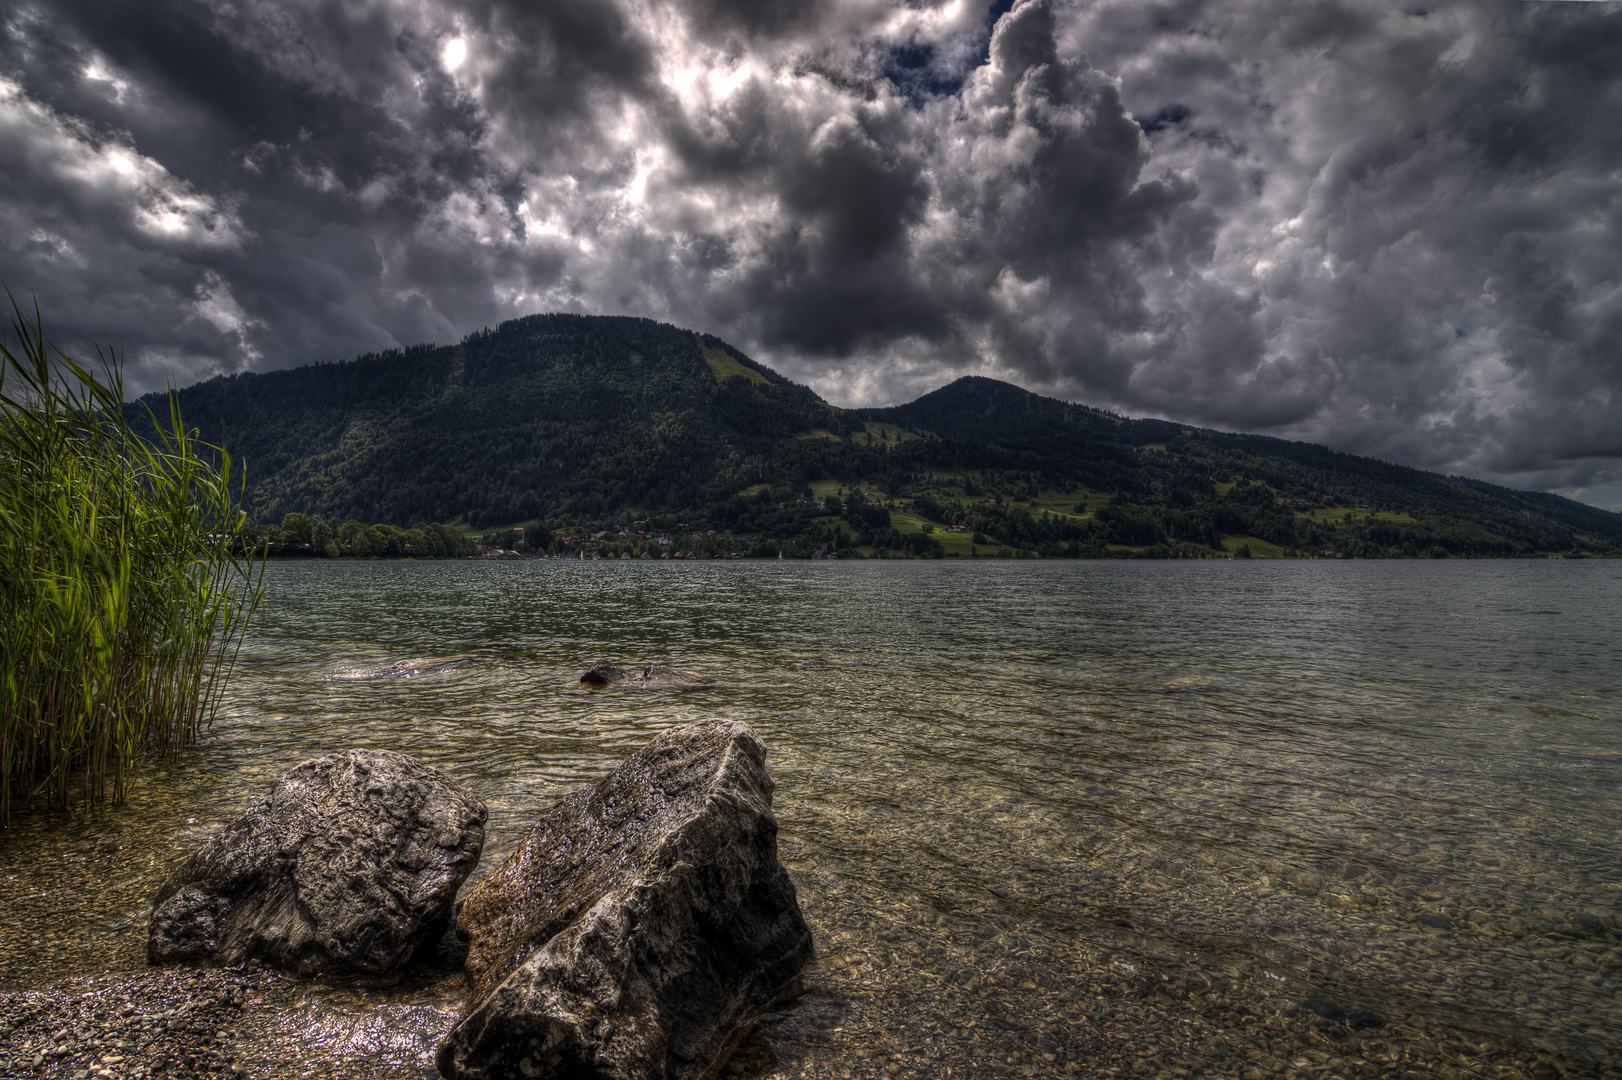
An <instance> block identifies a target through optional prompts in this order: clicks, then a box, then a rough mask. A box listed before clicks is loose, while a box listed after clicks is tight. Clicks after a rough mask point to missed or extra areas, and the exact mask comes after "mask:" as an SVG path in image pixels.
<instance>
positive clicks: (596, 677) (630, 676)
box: [580, 660, 704, 690]
mask: <svg viewBox="0 0 1622 1080" xmlns="http://www.w3.org/2000/svg"><path fill="white" fill-rule="evenodd" d="M580 685H581V686H586V687H590V688H592V689H597V690H600V689H602V688H604V687H607V686H616V685H623V686H626V687H635V688H637V689H641V690H663V689H667V688H671V687H683V686H703V685H704V676H703V675H700V674H699V673H698V672H696V671H684V670H682V669H681V668H668V667H660V666H658V665H649V666H648V667H645V668H643V669H642V674H640V675H638V674H636V673H635V672H633V671H626V670H625V669H624V668H622V667H618V666H617V665H614V664H611V663H609V662H608V661H607V660H598V661H597V662H595V663H594V664H592V665H591V666H590V667H588V668H587V669H586V670H585V671H582V672H581V673H580Z"/></svg>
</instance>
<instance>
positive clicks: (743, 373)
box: [699, 345, 771, 386]
mask: <svg viewBox="0 0 1622 1080" xmlns="http://www.w3.org/2000/svg"><path fill="white" fill-rule="evenodd" d="M699 348H701V349H702V350H703V352H704V362H705V363H707V364H709V365H710V370H711V371H713V372H715V378H716V380H717V381H720V380H722V379H748V380H749V381H750V382H752V383H759V384H760V385H761V386H770V385H771V380H770V379H768V378H766V376H764V375H762V374H761V373H760V372H758V371H756V370H755V369H753V368H750V367H745V366H744V364H743V361H741V360H739V359H738V358H737V357H736V356H733V355H732V354H731V353H729V352H727V351H726V350H725V349H717V348H715V347H714V346H712V345H701V346H699Z"/></svg>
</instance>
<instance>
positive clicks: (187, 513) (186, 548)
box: [0, 292, 262, 822]
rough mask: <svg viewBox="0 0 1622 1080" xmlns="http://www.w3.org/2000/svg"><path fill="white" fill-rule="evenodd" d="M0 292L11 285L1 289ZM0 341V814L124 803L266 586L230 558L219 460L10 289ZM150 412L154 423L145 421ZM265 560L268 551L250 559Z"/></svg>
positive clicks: (196, 726) (168, 747) (174, 416)
mask: <svg viewBox="0 0 1622 1080" xmlns="http://www.w3.org/2000/svg"><path fill="white" fill-rule="evenodd" d="M7 295H8V296H9V295H10V294H9V292H8V294H7ZM12 311H13V316H12V320H11V326H12V331H13V334H14V335H15V337H16V339H17V341H16V344H17V348H16V351H13V350H12V348H11V347H10V345H11V343H10V342H3V343H0V822H9V820H10V814H11V809H12V806H13V804H14V803H15V804H18V805H21V804H22V803H24V802H27V801H28V800H30V799H32V798H34V797H35V796H44V797H45V798H46V799H47V800H49V801H50V802H52V803H55V804H57V805H61V806H64V807H65V806H67V805H69V803H70V801H71V795H70V792H71V790H72V789H73V787H74V786H78V787H79V788H80V789H81V791H82V794H83V798H84V799H85V801H87V802H101V801H104V800H105V799H107V798H108V797H109V795H110V796H111V798H112V801H113V802H115V803H117V802H121V801H123V799H124V796H125V794H126V791H127V788H128V784H129V777H130V772H131V769H132V768H133V767H134V765H135V764H136V762H137V761H138V760H139V759H140V758H141V757H142V756H143V755H147V754H154V753H171V752H173V751H175V750H177V749H179V748H180V747H182V746H185V745H186V744H187V743H189V742H191V741H192V740H194V739H196V738H197V736H198V735H199V734H200V733H201V732H202V731H203V730H204V729H205V727H207V726H208V725H209V724H211V723H212V722H213V719H214V715H215V712H216V710H217V709H218V707H219V702H220V695H221V692H222V690H223V689H224V687H225V683H226V680H227V679H228V678H229V676H230V672H231V668H232V666H233V664H234V663H235V660H236V655H237V649H238V647H239V646H240V644H241V641H242V634H243V632H244V630H245V629H246V627H247V622H248V618H249V616H250V615H251V614H252V613H253V612H254V611H255V610H256V609H257V608H258V606H259V604H260V603H261V599H262V589H261V582H260V581H259V580H258V579H256V578H255V577H254V572H253V563H252V561H251V560H246V559H243V558H241V557H240V556H239V555H237V554H236V552H237V550H238V549H239V544H240V539H241V535H242V531H243V527H244V525H245V524H246V518H245V516H244V515H243V513H242V511H241V510H240V509H239V500H238V499H237V498H235V497H233V493H232V489H231V483H230V481H231V474H232V469H231V459H230V456H229V455H228V454H226V453H225V452H224V450H223V449H220V448H218V447H214V446H211V445H209V444H206V443H203V442H201V441H199V440H198V439H197V438H196V433H194V432H188V431H187V430H186V427H185V424H184V422H183V420H182V417H181V416H180V411H179V406H178V404H177V403H176V401H175V400H174V397H173V395H171V396H170V401H169V412H168V416H167V417H159V416H157V415H155V414H154V413H153V412H152V410H150V409H145V410H144V416H143V415H141V410H137V416H138V420H137V424H138V426H139V431H138V430H137V426H136V425H132V423H131V420H130V416H129V414H127V413H126V410H125V406H124V387H123V378H122V374H121V372H120V370H119V367H118V364H117V363H116V361H114V360H110V359H109V358H108V357H107V356H105V355H104V354H101V353H100V351H99V350H98V356H99V357H100V359H101V363H100V365H99V371H95V372H93V371H91V370H89V369H87V368H86V367H84V366H82V365H80V364H79V363H78V362H76V361H75V360H74V359H73V358H71V357H69V356H68V355H67V354H65V353H63V352H62V351H61V350H59V349H57V348H56V347H54V346H52V345H50V344H49V343H47V341H46V340H45V333H44V328H43V324H42V321H41V319H40V316H39V310H38V307H37V306H36V307H35V309H34V311H33V312H32V315H30V314H29V313H28V312H27V311H25V310H24V309H23V308H22V307H21V306H20V305H18V304H17V302H16V300H15V298H13V299H12ZM147 421H150V430H149V429H148V426H147ZM261 565H262V564H261Z"/></svg>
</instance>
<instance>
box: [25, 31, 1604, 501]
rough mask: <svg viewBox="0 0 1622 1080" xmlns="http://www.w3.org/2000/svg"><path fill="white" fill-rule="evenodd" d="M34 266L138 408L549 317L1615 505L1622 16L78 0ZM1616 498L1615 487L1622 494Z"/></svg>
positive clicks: (62, 333)
mask: <svg viewBox="0 0 1622 1080" xmlns="http://www.w3.org/2000/svg"><path fill="white" fill-rule="evenodd" d="M0 18H3V23H0V146H3V147H4V149H5V150H6V151H7V152H8V157H7V160H8V165H9V172H8V183H7V185H6V187H5V189H4V191H3V192H0V277H3V278H4V279H5V281H6V282H7V283H8V284H9V285H11V286H12V287H13V288H14V289H20V290H23V291H24V292H25V293H26V292H31V293H34V294H37V295H38V296H39V297H40V299H41V301H42V303H43V304H44V305H45V308H46V310H47V313H48V315H53V316H54V317H55V319H56V322H57V331H58V332H57V336H58V338H59V339H61V340H62V343H63V344H65V345H68V346H70V347H77V348H81V349H83V348H86V347H87V346H88V345H89V344H90V343H91V342H100V343H104V344H114V345H122V346H123V348H124V351H125V355H126V358H127V361H128V365H129V372H130V376H131V380H132V382H133V383H135V384H136V385H138V386H140V387H141V388H143V389H145V388H150V387H153V386H158V385H162V384H163V383H164V382H165V381H170V382H176V383H184V382H188V381H191V380H192V379H195V378H201V377H206V376H207V375H210V374H212V373H215V372H219V371H231V370H239V369H242V368H246V367H254V368H266V367H279V366H288V365H292V364H298V363H306V362H309V361H312V360H316V359H330V358H334V357H340V356H345V355H352V354H354V353H356V352H359V351H364V350H372V349H377V348H383V347H388V346H392V345H405V344H412V343H416V342H419V341H431V340H437V341H441V342H443V341H450V340H455V339H457V338H459V337H460V336H461V335H462V334H464V333H466V332H468V331H470V330H474V329H477V328H479V327H481V326H485V325H493V324H494V323H495V322H497V321H500V320H501V319H504V318H509V317H513V316H516V315H522V314H528V313H530V312H534V311H543V310H574V311H586V312H602V313H632V314H641V315H650V316H653V317H657V318H662V319H667V320H670V321H673V322H676V323H680V324H683V325H689V326H693V327H695V328H700V329H703V330H707V331H710V332H713V333H717V334H720V335H722V336H725V337H727V338H729V339H731V340H733V341H734V342H736V343H737V344H739V345H740V346H742V347H744V348H745V349H748V350H749V351H751V352H752V353H754V354H755V355H757V356H758V357H759V358H760V359H762V360H764V361H766V362H768V363H770V364H772V365H774V366H775V367H777V368H778V369H779V370H782V371H784V372H785V373H786V374H789V375H790V376H791V377H794V378H797V379H800V380H802V381H805V382H808V383H810V384H811V385H813V386H814V387H816V388H817V389H818V390H819V391H820V392H822V393H823V394H824V395H825V396H827V397H829V398H830V399H831V400H834V401H836V402H839V403H841V404H851V405H855V404H884V403H890V402H894V401H901V400H907V399H909V398H911V397H912V396H915V395H916V394H918V393H920V392H923V391H927V390H929V389H932V388H934V387H935V386H938V385H941V384H942V383H944V382H946V381H949V380H950V379H951V378H953V377H955V376H956V375H958V374H964V373H971V372H972V373H977V374H987V375H993V376H997V377H1002V378H1007V379H1010V380H1012V381H1016V382H1019V383H1021V384H1022V385H1025V386H1027V387H1029V388H1031V389H1033V390H1038V391H1041V392H1045V393H1052V394H1056V395H1058V396H1061V397H1066V398H1070V399H1073V400H1081V401H1086V402H1089V403H1093V404H1098V405H1104V406H1108V407H1111V408H1116V409H1120V410H1124V411H1127V412H1130V413H1134V414H1143V413H1150V414H1155V415H1160V416H1166V417H1170V418H1176V419H1181V420H1185V421H1188V422H1193V423H1201V424H1209V425H1215V426H1220V427H1226V428H1231V429H1239V430H1253V431H1265V432H1268V433H1272V434H1279V435H1284V436H1289V437H1301V438H1310V439H1314V440H1317V441H1321V442H1325V443H1328V444H1329V445H1332V446H1335V447H1337V448H1341V449H1347V450H1352V451H1355V452H1360V453H1368V454H1375V455H1378V456H1381V457H1384V458H1387V459H1391V460H1397V461H1403V462H1406V463H1411V464H1416V465H1421V466H1424V467H1428V468H1436V469H1442V470H1446V471H1451V472H1462V473H1466V474H1469V475H1474V476H1481V477H1485V478H1488V479H1494V480H1499V481H1506V482H1510V483H1515V484H1518V485H1524V486H1532V487H1543V488H1550V489H1559V490H1562V491H1564V492H1567V493H1574V494H1578V495H1579V496H1580V497H1585V498H1589V499H1590V500H1591V501H1596V502H1603V501H1605V499H1607V498H1613V497H1614V492H1615V491H1616V490H1617V486H1618V485H1622V469H1619V462H1622V436H1618V435H1617V432H1619V431H1622V390H1619V389H1618V388H1619V385H1622V370H1619V368H1622V350H1619V349H1617V348H1616V346H1615V344H1614V343H1615V342H1616V341H1617V340H1619V336H1618V331H1619V330H1622V291H1619V290H1622V266H1619V263H1622V236H1619V235H1618V230H1619V228H1622V179H1619V178H1622V168H1619V166H1622V133H1619V131H1618V129H1617V128H1616V127H1615V125H1614V124H1613V123H1610V122H1609V121H1608V117H1610V116H1614V115H1616V113H1617V111H1618V110H1619V109H1622V100H1619V95H1622V89H1619V84H1618V82H1617V80H1616V79H1615V74H1614V73H1615V72H1616V71H1618V70H1622V11H1619V10H1618V9H1617V7H1616V6H1615V5H1570V4H1567V5H1557V4H1515V5H1478V4H1466V3H1462V2H1460V3H1439V4H1435V5H1431V6H1429V7H1427V8H1425V9H1423V10H1422V9H1419V8H1411V9H1406V10H1405V9H1399V8H1395V7H1392V6H1390V5H1388V4H1384V3H1376V2H1374V0H1319V2H1314V3H1309V4H1301V3H1286V2H1284V0H1227V2H1223V3H1215V2H1213V0H1095V2H1092V3H1089V4H1086V5H1079V6H1078V5H1071V4H1067V3H1064V2H1063V0H1017V2H1014V3H1008V2H1006V0H1002V2H998V3H996V4H992V3H989V2H988V0H911V2H905V3H903V2H900V0H811V2H799V3H792V4H790V3H777V2H747V3H746V2H741V0H685V2H681V3H670V2H654V0H612V2H610V0H547V2H544V3H516V2H512V0H462V2H455V0H372V2H369V3H366V4H352V3H341V2H338V0H300V2H297V3H291V4H282V5H273V6H272V5H263V4H256V3H249V2H247V0H145V2H142V3H139V4H138V3H135V2H133V0H94V2H92V0H53V2H52V3H51V4H49V5H44V4H40V3H32V4H30V3H27V2H24V3H21V4H19V5H14V6H13V7H12V8H11V9H9V11H8V13H7V14H6V15H4V16H3V17H0ZM1607 493H1609V494H1607Z"/></svg>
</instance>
